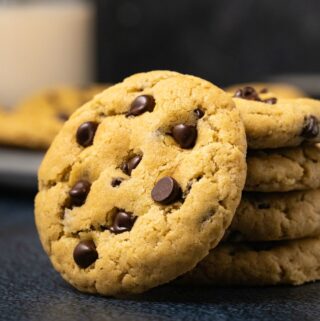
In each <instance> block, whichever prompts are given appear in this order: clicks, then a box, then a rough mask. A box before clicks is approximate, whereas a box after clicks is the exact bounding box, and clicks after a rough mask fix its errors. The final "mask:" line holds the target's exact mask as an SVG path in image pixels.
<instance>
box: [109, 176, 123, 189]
mask: <svg viewBox="0 0 320 321" xmlns="http://www.w3.org/2000/svg"><path fill="white" fill-rule="evenodd" d="M122 181H123V178H122V177H115V178H113V179H112V181H111V186H112V187H117V186H119V185H120V184H121V183H122Z"/></svg>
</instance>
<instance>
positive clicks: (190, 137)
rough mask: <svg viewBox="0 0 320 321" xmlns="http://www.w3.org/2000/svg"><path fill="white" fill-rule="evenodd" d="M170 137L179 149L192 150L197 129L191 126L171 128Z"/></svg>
mask: <svg viewBox="0 0 320 321" xmlns="http://www.w3.org/2000/svg"><path fill="white" fill-rule="evenodd" d="M172 136H173V138H174V140H175V141H176V142H177V143H178V144H179V145H180V147H181V148H186V149H188V148H192V147H193V146H194V145H195V143H196V140H197V136H198V133H197V128H196V127H195V126H191V125H185V124H179V125H176V126H174V127H173V128H172Z"/></svg>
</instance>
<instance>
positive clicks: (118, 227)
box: [110, 210, 137, 234]
mask: <svg viewBox="0 0 320 321" xmlns="http://www.w3.org/2000/svg"><path fill="white" fill-rule="evenodd" d="M136 219H137V217H136V216H134V215H133V214H132V213H128V212H125V211H124V210H118V212H117V213H116V214H115V216H114V218H113V224H112V226H111V227H110V231H111V232H112V233H115V234H119V233H122V232H126V231H130V230H131V229H132V226H133V224H134V222H135V220H136Z"/></svg>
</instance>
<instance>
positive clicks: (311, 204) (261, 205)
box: [225, 189, 320, 242]
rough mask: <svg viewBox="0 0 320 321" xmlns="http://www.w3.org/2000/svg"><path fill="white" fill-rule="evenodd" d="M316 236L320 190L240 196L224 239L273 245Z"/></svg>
mask: <svg viewBox="0 0 320 321" xmlns="http://www.w3.org/2000/svg"><path fill="white" fill-rule="evenodd" d="M318 235H320V189H315V190H308V191H298V192H288V193H250V192H248V193H243V195H242V199H241V202H240V205H239V207H238V208H237V211H236V215H235V216H234V219H233V221H232V224H231V227H230V229H229V231H228V232H227V233H226V236H225V239H226V240H228V241H233V242H239V241H277V240H292V239H299V238H305V237H310V236H318Z"/></svg>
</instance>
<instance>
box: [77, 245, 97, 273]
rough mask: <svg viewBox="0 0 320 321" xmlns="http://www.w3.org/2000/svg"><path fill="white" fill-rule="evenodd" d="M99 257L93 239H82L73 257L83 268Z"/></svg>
mask: <svg viewBox="0 0 320 321" xmlns="http://www.w3.org/2000/svg"><path fill="white" fill-rule="evenodd" d="M97 258H98V252H97V250H96V246H95V244H94V242H93V241H81V242H79V243H78V245H77V246H76V247H75V249H74V250H73V259H74V261H75V262H76V263H77V265H78V266H79V267H81V268H83V269H85V268H87V267H88V266H90V265H91V264H92V263H94V262H95V261H96V260H97Z"/></svg>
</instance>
